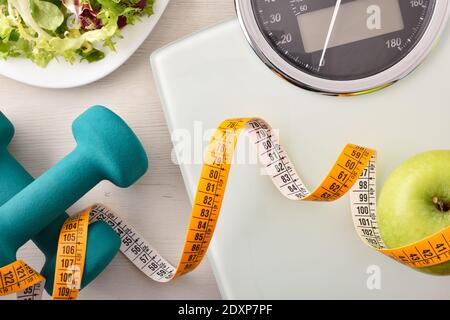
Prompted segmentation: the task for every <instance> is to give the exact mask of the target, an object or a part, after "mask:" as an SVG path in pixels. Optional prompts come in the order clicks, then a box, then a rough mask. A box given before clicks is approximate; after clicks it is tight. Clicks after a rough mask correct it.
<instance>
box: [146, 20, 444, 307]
mask: <svg viewBox="0 0 450 320" xmlns="http://www.w3.org/2000/svg"><path fill="white" fill-rule="evenodd" d="M449 56H450V30H447V32H445V33H444V35H443V38H442V40H441V43H440V45H439V46H437V47H436V49H435V51H434V52H433V53H432V54H431V55H430V56H429V57H428V59H427V60H426V61H425V63H424V64H423V65H422V66H420V68H418V69H417V70H416V71H415V72H414V73H412V74H411V75H410V76H408V77H407V78H405V79H404V80H402V81H400V82H399V83H398V84H396V85H394V86H392V87H390V88H388V89H384V90H382V91H380V92H378V93H374V94H370V95H365V96H361V97H351V98H337V97H327V96H322V95H319V94H316V93H312V92H308V91H305V90H302V89H299V88H297V87H294V86H293V85H291V84H289V83H288V82H286V81H285V80H283V79H281V78H280V77H278V76H276V75H275V74H274V73H273V72H271V71H270V70H269V68H267V67H266V66H265V65H264V63H263V62H261V61H260V60H259V59H258V57H257V56H256V55H255V54H254V52H253V51H252V50H251V48H250V46H249V45H248V43H247V41H246V40H245V38H244V35H243V33H242V31H241V29H240V27H239V24H238V22H237V21H235V20H234V21H231V22H228V23H225V24H222V25H219V26H217V27H214V28H211V29H208V30H206V31H204V32H200V33H198V34H196V35H194V36H191V37H189V38H187V39H184V40H181V41H178V42H176V43H174V44H172V45H170V46H168V47H166V48H164V49H162V50H159V51H157V52H156V53H155V54H153V56H152V63H153V72H154V75H155V79H156V82H157V84H158V88H159V92H160V94H161V100H162V103H163V106H164V109H165V114H166V118H167V120H168V123H169V128H170V130H171V131H172V132H175V131H176V132H177V134H178V135H177V136H176V137H177V139H180V137H187V138H189V136H187V135H186V132H189V133H190V134H191V135H190V138H191V139H195V140H191V141H194V143H195V145H196V146H197V145H198V144H200V145H201V143H202V142H203V143H204V142H205V141H206V140H204V139H203V137H207V136H210V134H211V133H208V130H209V129H212V128H215V127H216V126H217V125H218V124H219V123H220V122H221V121H222V120H224V119H226V118H232V117H250V116H259V117H262V118H264V119H266V120H267V121H268V122H269V123H270V124H272V125H273V126H274V128H277V129H279V134H280V139H281V142H282V143H283V145H284V146H285V147H286V150H287V152H288V153H289V155H290V156H291V159H292V161H293V162H294V163H295V164H296V166H297V169H298V170H299V173H300V174H301V176H302V177H303V179H304V180H303V181H305V183H307V184H308V185H309V186H310V187H314V186H317V185H318V184H319V183H320V182H321V180H322V179H323V177H324V175H325V174H326V173H327V172H328V170H329V169H330V165H331V164H332V163H333V161H334V160H336V157H337V155H338V153H339V152H340V151H341V148H342V147H343V146H344V145H345V144H346V143H349V142H352V143H357V144H361V145H366V146H370V147H373V148H376V149H377V150H378V151H379V168H378V169H379V170H378V175H379V183H380V185H379V186H380V187H381V186H382V185H383V182H384V181H385V179H386V178H387V176H388V175H389V174H390V173H391V172H392V170H393V169H394V167H396V166H397V165H398V164H400V163H401V162H403V161H404V160H405V159H407V158H408V157H410V156H412V155H413V154H416V153H419V152H422V151H425V150H430V149H448V148H449V142H448V140H447V139H448V137H449V136H450V127H449V126H448V119H450V108H449V102H448V101H449V98H450V96H449V89H448V86H449V85H448V72H449V70H450V59H449V58H448V57H449ZM180 57H182V59H180ZM187 62H188V63H187ZM199 121H200V122H199ZM368 128H371V130H368ZM181 134H182V135H181ZM174 137H175V136H174ZM313 138H314V140H312V139H313ZM185 141H189V140H188V139H186V140H184V141H183V140H175V141H174V142H175V145H176V146H177V149H176V150H178V151H181V153H180V154H181V155H184V156H186V155H189V154H191V155H194V153H192V151H193V150H194V149H188V150H182V149H180V147H182V146H183V145H184V144H183V142H185ZM244 142H245V139H242V140H241V142H240V143H239V145H238V146H237V150H240V148H241V147H245V144H244ZM197 149H198V148H197ZM241 150H242V149H241ZM180 154H178V155H180ZM243 154H244V155H245V154H247V155H248V153H245V152H244V153H241V155H243ZM200 158H201V157H200ZM179 159H180V158H179ZM181 159H183V158H181ZM246 159H248V157H246ZM181 169H182V173H183V177H184V180H185V183H186V186H187V189H188V193H189V195H190V197H191V199H193V195H194V192H195V190H196V187H197V183H198V177H199V175H200V165H194V164H189V163H184V164H182V165H181ZM313 244H314V247H313ZM208 255H209V258H210V261H211V263H212V266H213V268H214V272H215V275H216V278H217V281H218V283H219V287H220V289H221V292H222V294H223V297H224V298H234V299H258V298H264V299H283V298H284V299H302V298H313V299H320V298H321V299H344V298H351V299H448V298H450V277H433V276H429V275H424V274H421V273H419V272H416V271H413V270H411V269H409V268H406V267H404V266H402V265H400V264H398V263H396V262H395V261H393V260H391V259H388V258H386V257H384V256H382V255H381V254H379V253H377V252H376V251H374V250H372V249H370V248H369V247H367V246H366V245H365V244H363V243H362V242H361V241H360V240H359V239H358V237H357V235H356V233H355V230H354V228H353V225H352V221H351V216H350V212H349V200H348V196H346V197H344V198H343V199H341V200H340V201H337V202H334V203H329V204H323V203H322V204H317V203H297V202H294V201H289V200H287V199H285V198H284V197H283V196H281V195H280V194H279V192H278V191H277V190H276V189H275V188H274V187H273V185H272V183H271V182H270V179H268V178H267V177H266V176H263V175H261V174H260V167H259V166H258V165H256V164H255V165H251V164H239V165H235V166H233V168H232V170H231V173H230V177H229V180H228V188H227V192H226V195H225V198H224V203H223V208H222V213H221V216H220V219H219V221H218V225H217V229H216V233H215V235H214V238H213V242H212V243H211V247H210V250H209V251H208ZM374 266H376V267H378V268H379V270H380V272H381V273H376V276H379V280H381V282H380V284H381V287H380V288H379V290H376V289H374V288H373V287H368V285H367V283H368V281H369V284H370V283H372V282H370V280H373V279H375V278H374V277H372V278H370V274H368V273H367V272H368V271H370V272H373V271H372V270H377V268H375V267H374ZM369 267H370V268H369ZM194 272H195V271H194ZM188 277H189V276H188ZM187 281H189V280H187ZM370 289H373V290H370Z"/></svg>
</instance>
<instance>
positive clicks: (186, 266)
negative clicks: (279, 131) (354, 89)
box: [0, 118, 450, 300]
mask: <svg viewBox="0 0 450 320" xmlns="http://www.w3.org/2000/svg"><path fill="white" fill-rule="evenodd" d="M242 132H245V133H246V134H247V135H248V136H249V139H250V141H251V142H252V143H254V144H255V146H256V150H257V152H258V157H259V161H260V162H261V165H262V166H263V167H264V168H265V170H266V172H267V174H268V175H269V176H270V177H271V179H272V182H273V183H274V185H275V186H276V187H277V189H278V190H279V191H280V192H281V194H283V195H284V196H285V197H287V198H288V199H290V200H295V201H335V200H337V199H339V198H341V197H342V196H343V195H345V194H346V193H348V192H349V193H350V202H351V212H352V217H353V222H354V225H355V228H356V230H357V233H358V235H359V236H360V238H361V240H362V241H364V242H365V243H366V244H368V245H369V246H371V247H372V248H374V249H375V250H378V251H379V252H381V253H383V254H385V255H387V256H389V257H391V258H393V259H395V260H396V261H398V262H400V263H402V264H405V265H407V266H410V267H413V268H422V267H429V266H433V265H437V264H440V263H443V262H446V261H448V260H450V254H449V253H450V227H449V228H446V229H444V230H442V231H441V232H438V233H436V234H434V235H432V236H430V237H427V238H426V239H423V240H422V241H419V242H417V243H414V244H411V245H408V246H405V247H402V248H396V249H386V248H385V245H384V243H383V240H382V238H381V235H380V232H379V230H378V227H377V216H376V152H375V151H374V150H372V149H369V148H364V147H361V146H357V145H352V144H349V145H347V146H345V148H344V150H343V151H342V153H341V154H340V155H339V157H338V159H337V161H336V162H335V164H334V165H333V167H332V169H331V171H330V172H329V173H328V175H327V176H326V178H325V179H324V180H323V182H322V183H321V184H320V186H319V187H318V188H317V189H316V190H315V191H313V192H310V191H309V190H308V189H307V187H306V186H305V184H304V183H303V182H302V181H301V179H300V177H299V176H298V174H297V172H296V170H295V168H294V166H293V164H292V162H291V161H290V160H289V157H288V155H287V153H286V152H285V150H284V149H283V147H282V146H281V145H280V144H279V141H278V137H277V136H275V135H274V133H273V131H272V129H271V128H270V126H269V124H268V123H267V122H265V121H264V120H262V119H259V118H245V119H231V120H226V121H224V122H223V123H222V124H221V125H220V126H219V127H218V129H217V130H216V132H215V133H214V135H213V137H212V139H211V141H210V143H209V145H208V148H207V151H206V154H205V159H204V163H203V167H202V171H201V175H200V181H199V184H198V187H197V193H196V196H195V201H194V205H193V208H192V213H191V218H190V222H189V226H188V231H187V236H186V241H185V244H184V249H183V251H182V254H181V258H180V261H179V263H178V266H177V267H174V266H173V265H171V264H170V263H169V262H168V261H167V260H165V259H164V258H163V257H162V256H161V255H160V254H159V253H158V252H157V251H156V250H155V249H154V248H153V247H152V246H151V245H150V244H149V243H148V242H147V241H146V240H145V239H144V238H143V237H142V236H141V235H140V234H139V233H138V232H137V231H136V229H135V228H134V227H133V226H131V225H130V224H128V223H127V222H126V221H125V220H124V219H122V218H121V217H120V216H119V215H117V214H116V213H115V212H114V211H112V210H110V209H108V208H107V207H105V206H103V205H99V204H97V205H94V206H92V207H91V208H88V209H86V210H84V211H83V212H81V213H80V214H77V215H74V216H73V217H71V218H69V219H68V220H67V221H66V222H65V223H64V225H63V227H62V229H61V234H60V238H59V243H58V253H57V265H56V270H55V283H54V292H53V294H54V296H53V298H54V299H55V300H73V299H76V297H77V294H78V291H79V289H80V284H81V279H82V275H83V268H84V260H85V252H86V242H87V234H88V225H89V223H92V222H95V221H105V222H106V223H108V224H109V225H110V226H111V227H112V228H113V229H114V230H115V231H116V232H117V233H118V234H119V236H120V238H121V241H122V243H121V247H120V251H121V252H122V253H123V254H124V255H125V256H126V257H127V258H128V259H129V260H130V261H131V262H132V263H133V264H134V265H135V266H136V267H137V268H139V269H140V270H141V271H142V272H143V273H144V274H145V275H147V276H148V277H149V278H151V279H152V280H155V281H158V282H169V281H171V280H174V279H175V278H177V277H180V276H182V275H184V274H186V273H188V272H190V271H192V270H194V269H195V268H196V267H197V266H198V265H199V264H200V262H201V261H202V259H203V257H204V256H205V254H206V251H207V249H208V246H209V243H210V241H211V239H212V236H213V234H214V230H215V227H216V224H217V220H218V218H219V213H220V209H221V206H222V202H223V197H224V194H225V190H226V186H227V180H228V175H229V173H230V169H231V161H232V158H233V154H234V150H235V147H236V144H237V141H238V138H239V136H240V134H241V133H242ZM43 281H44V278H43V277H42V276H41V275H39V274H38V273H37V272H36V271H34V270H33V269H32V268H31V267H29V266H28V265H27V264H26V263H24V262H23V261H16V262H14V263H12V264H10V265H8V266H5V267H3V268H0V295H7V294H11V293H17V297H18V299H21V300H25V299H27V300H30V299H33V300H37V299H40V298H41V295H42V290H43V287H44V285H43Z"/></svg>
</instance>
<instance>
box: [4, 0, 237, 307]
mask: <svg viewBox="0 0 450 320" xmlns="http://www.w3.org/2000/svg"><path fill="white" fill-rule="evenodd" d="M234 15H235V12H234V3H233V1H232V0H226V1H223V0H172V1H171V2H170V4H169V6H168V8H167V11H166V12H165V13H164V15H163V17H162V18H161V20H160V22H159V24H158V25H157V26H156V28H155V30H154V31H153V33H152V34H151V35H150V36H149V38H148V39H147V40H146V41H145V43H144V44H143V45H142V46H141V48H140V49H139V50H138V51H137V52H136V53H135V54H134V56H133V57H131V59H130V60H129V61H128V62H127V63H125V64H124V65H123V66H122V67H120V68H119V69H118V70H117V71H115V72H114V73H112V74H111V75H110V76H108V77H106V78H104V79H102V80H100V81H98V82H96V83H94V84H91V85H88V86H85V87H81V88H77V89H70V90H48V89H40V88H34V87H30V86H27V85H24V84H21V83H17V82H15V81H12V80H9V79H7V78H4V77H0V97H1V111H2V112H4V113H5V114H6V115H7V116H8V117H9V118H10V120H11V121H12V122H13V124H14V125H15V127H16V136H15V138H14V140H13V143H12V144H11V145H10V151H11V152H12V153H13V154H14V156H15V157H16V158H17V159H18V160H19V161H21V162H22V164H23V165H24V166H25V167H26V168H27V169H28V170H29V172H30V173H31V174H32V175H33V176H39V175H40V174H41V173H42V172H44V171H45V170H46V169H48V168H50V167H51V166H52V165H53V164H55V163H56V162H57V161H58V160H59V159H61V158H63V157H64V155H66V154H67V153H68V152H70V151H71V149H72V148H73V147H74V145H75V143H74V140H73V138H72V134H71V130H70V126H71V123H72V121H73V120H74V119H75V118H76V116H77V115H79V114H80V113H82V112H83V111H84V110H85V109H86V108H87V107H88V106H91V105H95V104H102V105H105V106H108V107H109V108H111V109H112V110H114V111H115V112H117V113H118V114H119V115H120V116H122V117H123V118H124V119H125V120H126V121H127V122H128V123H129V125H130V126H131V127H132V128H133V129H134V130H135V132H136V133H137V135H138V136H139V137H140V138H141V140H142V141H143V143H144V145H145V148H146V150H147V152H148V154H149V158H150V165H151V168H150V171H149V172H148V173H147V174H146V176H145V177H144V178H143V179H141V180H140V181H139V183H138V184H137V185H135V186H133V187H131V188H129V189H125V190H123V189H119V188H117V187H115V186H113V185H112V184H110V183H108V182H103V183H101V184H100V185H99V186H97V187H96V188H95V189H94V190H92V191H91V192H90V193H89V194H88V195H86V196H85V197H84V198H83V199H82V200H80V201H79V202H78V203H77V204H76V205H75V206H74V207H72V208H71V209H70V210H69V212H71V213H73V212H77V211H79V210H81V209H82V208H84V207H85V206H88V205H90V204H92V203H95V202H102V203H104V204H106V205H108V206H110V207H112V208H114V209H115V210H116V211H118V212H119V213H120V214H121V215H122V216H123V217H124V218H126V219H127V220H128V221H129V222H130V223H131V224H133V225H135V226H137V227H138V230H139V231H140V232H141V233H142V234H143V236H145V237H146V239H148V240H149V241H150V242H151V243H152V244H153V245H154V246H155V247H156V248H157V249H158V250H159V251H160V252H161V253H162V254H163V255H165V257H166V258H168V259H169V261H172V262H173V263H175V262H176V261H177V259H178V257H179V254H180V251H181V248H182V244H183V240H184V237H185V229H186V226H187V222H188V219H189V215H190V209H191V208H190V207H191V206H190V204H189V201H188V197H187V194H186V190H185V188H184V184H183V180H182V177H181V174H180V171H179V168H178V167H177V166H176V165H175V164H173V163H172V161H171V151H172V143H171V140H170V135H169V131H168V129H167V125H166V122H165V119H164V115H163V112H162V109H161V105H160V101H159V98H158V94H157V92H156V88H155V85H154V81H153V78H152V73H151V69H150V66H149V63H148V59H149V56H150V54H151V53H152V52H153V51H154V50H156V49H158V48H160V47H162V46H164V45H166V44H168V43H170V42H172V41H175V40H177V39H179V38H181V37H184V36H186V35H189V34H191V33H192V32H196V31H199V30H201V29H204V28H206V27H208V26H210V25H214V24H216V23H218V22H221V21H223V20H226V19H229V18H231V17H233V16H234ZM19 257H21V258H26V260H27V262H29V263H30V264H31V265H32V266H35V267H36V268H37V269H38V270H39V269H40V266H41V265H42V261H43V258H42V255H41V253H40V251H38V250H37V249H36V248H35V247H34V245H33V244H27V245H26V246H25V247H24V248H22V249H21V250H20V251H19ZM12 298H14V296H9V297H6V299H12ZM47 298H48V297H47ZM79 298H80V299H218V298H220V293H219V291H218V289H217V286H216V282H215V279H214V276H213V274H212V271H211V269H210V267H209V264H208V262H207V261H204V262H203V263H202V265H201V266H200V267H199V268H198V269H197V270H196V271H194V272H193V273H191V274H190V275H187V276H185V277H183V278H180V279H178V280H176V281H174V282H172V283H169V284H159V283H155V282H153V281H152V280H149V279H147V278H146V277H145V276H144V275H143V274H141V273H140V272H139V271H138V270H137V269H136V268H135V267H134V266H132V264H131V263H130V262H129V261H127V260H126V259H125V258H124V257H123V256H122V255H121V254H118V255H117V256H116V257H115V259H114V261H113V262H112V264H111V265H110V266H109V267H108V268H107V269H106V270H105V272H103V273H102V274H101V275H100V276H99V277H98V278H97V279H96V280H95V281H94V282H93V283H92V284H91V285H90V286H89V287H88V288H86V289H85V290H83V291H82V292H81V294H80V297H79Z"/></svg>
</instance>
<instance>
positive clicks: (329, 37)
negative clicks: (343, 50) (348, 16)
mask: <svg viewBox="0 0 450 320" xmlns="http://www.w3.org/2000/svg"><path fill="white" fill-rule="evenodd" d="M341 2H342V0H337V1H336V5H335V6H334V12H333V17H332V18H331V22H330V27H329V28H328V34H327V38H326V39H325V45H324V46H323V50H322V56H321V57H320V62H319V70H320V68H321V67H322V66H323V62H324V59H325V54H326V53H327V49H328V45H329V44H330V39H331V34H332V33H333V29H334V25H335V24H336V18H337V15H338V13H339V9H340V8H341Z"/></svg>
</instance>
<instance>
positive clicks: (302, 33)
mask: <svg viewBox="0 0 450 320" xmlns="http://www.w3.org/2000/svg"><path fill="white" fill-rule="evenodd" d="M435 3H436V0H342V1H339V0H269V1H268V0H252V5H253V11H254V14H255V17H256V20H257V23H258V25H259V28H260V30H261V32H262V33H263V34H264V36H265V38H266V40H267V41H268V42H269V43H270V45H271V46H272V48H273V49H274V50H275V51H276V52H277V53H278V54H279V55H280V56H282V57H283V58H284V60H286V61H287V62H288V63H290V64H291V65H293V66H294V67H296V68H297V69H300V70H302V71H304V72H307V73H309V74H312V75H314V76H317V77H320V78H324V79H329V80H341V81H344V80H357V79H362V78H367V77H370V76H373V75H375V74H378V73H380V72H382V71H384V70H386V69H388V68H390V67H392V66H393V65H395V64H396V63H398V62H399V61H401V60H402V59H403V58H405V56H407V55H408V53H409V52H410V51H411V50H412V49H413V48H414V47H415V46H416V45H417V43H418V42H419V41H420V40H421V38H422V36H423V34H424V31H425V30H426V29H427V27H428V25H429V22H430V20H431V17H432V15H433V12H434V8H435Z"/></svg>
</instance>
